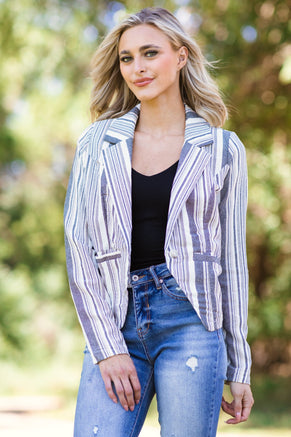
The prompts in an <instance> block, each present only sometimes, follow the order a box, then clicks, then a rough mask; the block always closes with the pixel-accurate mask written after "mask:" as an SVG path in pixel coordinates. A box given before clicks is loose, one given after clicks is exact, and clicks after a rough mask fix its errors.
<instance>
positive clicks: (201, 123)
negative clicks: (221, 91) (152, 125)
mask: <svg viewBox="0 0 291 437" xmlns="http://www.w3.org/2000/svg"><path fill="white" fill-rule="evenodd" d="M139 114H140V104H138V105H136V106H135V107H134V108H132V109H131V110H130V111H129V112H127V113H126V114H124V115H123V116H121V117H118V118H114V119H112V123H111V125H110V127H109V129H108V131H107V132H106V135H105V137H104V140H105V141H107V142H108V143H111V144H117V143H119V142H120V141H127V142H128V144H129V145H130V144H131V146H132V141H133V137H134V132H135V128H136V124H137V121H138V118H139ZM185 117H186V123H185V142H184V144H186V143H190V144H193V145H194V144H195V145H196V146H198V147H202V146H203V145H207V144H211V143H212V142H213V139H212V131H211V126H210V125H209V123H208V122H207V121H206V120H204V119H203V118H201V117H200V116H199V115H198V114H197V113H196V112H195V111H193V109H191V108H190V107H189V106H188V105H185Z"/></svg>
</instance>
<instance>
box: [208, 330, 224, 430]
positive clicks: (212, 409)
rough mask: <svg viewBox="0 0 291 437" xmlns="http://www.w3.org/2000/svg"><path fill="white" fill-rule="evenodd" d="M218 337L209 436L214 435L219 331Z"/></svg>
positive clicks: (219, 345)
mask: <svg viewBox="0 0 291 437" xmlns="http://www.w3.org/2000/svg"><path fill="white" fill-rule="evenodd" d="M217 339H218V348H217V352H216V360H215V365H214V366H213V370H214V372H213V378H214V384H213V390H212V398H211V406H210V417H209V428H208V436H209V437H212V434H213V417H214V398H215V392H216V390H217V371H218V356H219V353H220V349H221V342H220V339H219V335H218V333H217ZM215 435H216V434H215Z"/></svg>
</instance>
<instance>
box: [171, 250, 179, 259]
mask: <svg viewBox="0 0 291 437" xmlns="http://www.w3.org/2000/svg"><path fill="white" fill-rule="evenodd" d="M169 255H170V257H171V258H178V252H177V251H176V250H174V249H172V250H170V254H169Z"/></svg>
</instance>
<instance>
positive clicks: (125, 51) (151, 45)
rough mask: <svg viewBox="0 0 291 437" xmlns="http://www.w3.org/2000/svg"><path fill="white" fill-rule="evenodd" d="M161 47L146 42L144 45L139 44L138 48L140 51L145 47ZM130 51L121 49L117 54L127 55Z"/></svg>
mask: <svg viewBox="0 0 291 437" xmlns="http://www.w3.org/2000/svg"><path fill="white" fill-rule="evenodd" d="M160 48H161V47H159V46H157V45H155V44H146V45H144V46H141V47H140V48H139V51H140V52H143V51H144V50H147V49H160ZM129 53H130V50H121V52H120V53H119V55H128V54H129Z"/></svg>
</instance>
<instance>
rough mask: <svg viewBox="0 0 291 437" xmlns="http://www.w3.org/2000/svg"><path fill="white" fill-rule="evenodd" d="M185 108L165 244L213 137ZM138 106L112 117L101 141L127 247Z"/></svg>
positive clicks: (202, 165) (201, 169)
mask: <svg viewBox="0 0 291 437" xmlns="http://www.w3.org/2000/svg"><path fill="white" fill-rule="evenodd" d="M185 110H186V128H185V142H184V145H183V148H182V152H181V156H180V160H179V164H178V168H177V172H176V175H175V179H174V182H173V186H172V191H171V198H170V205H169V213H168V224H167V231H166V241H165V247H166V246H167V244H168V242H169V238H170V235H171V233H172V230H173V227H174V224H175V222H176V220H177V217H178V215H179V213H180V211H181V208H182V207H183V205H184V203H185V201H186V199H187V198H188V197H189V194H190V192H191V191H192V190H193V188H194V186H195V184H196V183H197V181H198V179H199V178H200V176H201V175H202V173H203V171H204V169H205V167H206V165H207V164H208V162H209V160H210V157H211V154H210V153H209V151H207V149H208V147H207V146H208V145H210V144H212V142H213V136H212V130H211V127H210V125H209V124H208V123H207V122H206V121H205V120H203V119H202V118H200V117H198V115H197V114H196V113H195V112H194V111H192V109H190V108H189V107H187V106H186V107H185ZM138 116H139V105H138V106H136V107H134V108H133V109H132V110H131V111H130V112H128V113H127V114H125V115H124V116H122V117H120V118H116V119H113V120H112V123H111V125H110V127H109V129H108V130H107V132H106V135H105V137H104V142H103V148H102V150H103V151H102V154H103V161H104V169H105V175H106V179H107V182H108V185H109V189H110V191H111V195H112V199H113V203H114V207H115V210H116V212H117V217H118V221H119V225H120V228H121V231H122V233H123V236H124V239H125V242H126V244H127V247H128V248H129V249H130V246H131V230H132V204H131V157H132V145H133V137H134V131H135V126H136V123H137V120H138Z"/></svg>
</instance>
